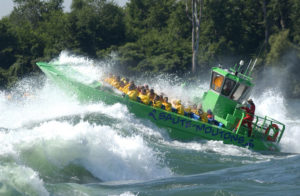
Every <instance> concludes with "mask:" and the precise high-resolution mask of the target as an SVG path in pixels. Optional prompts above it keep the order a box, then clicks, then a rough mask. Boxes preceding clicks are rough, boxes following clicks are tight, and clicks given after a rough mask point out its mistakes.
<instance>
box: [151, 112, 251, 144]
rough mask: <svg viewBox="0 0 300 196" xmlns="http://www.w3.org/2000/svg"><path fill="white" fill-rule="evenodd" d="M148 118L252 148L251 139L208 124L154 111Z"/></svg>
mask: <svg viewBox="0 0 300 196" xmlns="http://www.w3.org/2000/svg"><path fill="white" fill-rule="evenodd" d="M149 116H150V117H152V118H153V120H155V121H169V122H171V123H172V124H173V125H178V126H181V127H182V128H184V129H189V130H193V131H195V132H199V133H200V132H202V134H205V135H208V136H209V137H210V138H211V137H213V138H215V140H220V139H222V140H223V141H225V140H227V141H231V142H237V143H238V144H239V145H241V146H249V147H250V148H253V147H254V144H253V139H250V140H248V141H247V142H246V141H245V137H244V136H240V135H237V134H234V133H230V132H227V131H224V130H222V129H219V128H218V127H215V126H211V125H208V124H201V125H199V124H195V123H193V121H192V120H187V119H184V118H181V117H179V116H176V117H173V116H172V115H171V114H169V113H166V112H157V110H155V109H154V110H152V112H150V113H149Z"/></svg>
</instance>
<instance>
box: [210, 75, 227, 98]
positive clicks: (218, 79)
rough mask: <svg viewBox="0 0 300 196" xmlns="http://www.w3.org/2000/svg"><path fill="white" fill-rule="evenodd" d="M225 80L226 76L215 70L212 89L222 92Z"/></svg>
mask: <svg viewBox="0 0 300 196" xmlns="http://www.w3.org/2000/svg"><path fill="white" fill-rule="evenodd" d="M223 81H224V76H222V75H220V74H218V73H216V72H213V74H212V80H211V84H210V89H213V90H214V91H217V92H218V93H219V92H221V87H222V84H223Z"/></svg>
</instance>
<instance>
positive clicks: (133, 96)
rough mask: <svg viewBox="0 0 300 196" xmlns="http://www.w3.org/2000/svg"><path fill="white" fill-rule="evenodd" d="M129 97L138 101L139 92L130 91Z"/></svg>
mask: <svg viewBox="0 0 300 196" xmlns="http://www.w3.org/2000/svg"><path fill="white" fill-rule="evenodd" d="M127 95H128V97H129V99H131V100H134V101H136V100H137V96H138V92H137V90H135V89H134V90H131V91H128V93H127Z"/></svg>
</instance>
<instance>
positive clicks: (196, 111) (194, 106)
mask: <svg viewBox="0 0 300 196" xmlns="http://www.w3.org/2000/svg"><path fill="white" fill-rule="evenodd" d="M191 112H192V113H194V114H196V115H198V116H199V113H198V108H197V104H194V105H193V107H192V108H191Z"/></svg>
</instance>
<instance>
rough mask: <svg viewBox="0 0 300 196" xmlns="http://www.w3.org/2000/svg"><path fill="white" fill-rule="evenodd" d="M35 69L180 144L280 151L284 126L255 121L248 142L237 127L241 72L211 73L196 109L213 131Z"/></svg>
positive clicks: (244, 78)
mask: <svg viewBox="0 0 300 196" xmlns="http://www.w3.org/2000/svg"><path fill="white" fill-rule="evenodd" d="M37 65H38V66H39V68H40V69H41V70H42V71H43V72H44V73H45V74H46V76H47V77H48V78H49V79H50V80H52V81H53V82H54V83H55V84H56V85H58V86H59V87H60V88H62V89H64V90H65V91H66V92H67V93H69V94H70V95H72V96H76V98H77V99H78V100H80V101H83V102H97V101H102V102H104V103H106V104H115V103H121V104H125V105H126V106H127V107H128V109H129V111H130V112H132V113H133V114H135V115H136V116H137V117H139V118H142V119H148V120H150V121H151V122H153V123H155V124H156V125H157V126H159V127H164V128H166V129H167V131H168V133H169V135H170V137H171V138H174V139H177V140H181V141H190V140H199V139H206V140H219V141H223V143H225V144H232V145H236V146H240V147H245V148H249V149H252V150H255V151H279V150H280V148H279V145H278V144H279V142H280V140H281V138H282V135H283V133H284V130H285V125H284V124H282V123H280V122H278V121H277V120H274V119H272V118H270V117H267V116H265V117H259V116H256V115H255V116H253V117H254V120H253V121H252V135H251V137H248V127H246V126H244V125H242V123H239V122H240V120H241V119H243V118H244V117H245V115H246V113H245V111H244V110H242V109H240V106H241V104H242V103H243V102H244V101H246V100H247V99H248V98H249V96H250V92H251V89H252V88H253V86H254V84H253V83H252V78H251V77H250V75H251V74H247V70H246V71H244V73H241V72H240V71H239V70H240V67H241V66H239V67H237V68H236V66H234V68H231V69H230V70H227V69H222V68H221V67H213V68H212V75H211V82H210V88H209V90H208V91H207V92H205V93H204V95H203V97H202V107H203V110H204V111H207V110H209V109H210V110H211V111H212V112H213V114H214V117H215V120H216V121H218V122H220V123H222V126H217V125H215V124H210V123H204V122H202V121H200V120H195V119H193V118H190V117H188V116H183V115H179V114H177V113H174V112H167V111H165V110H163V109H158V108H154V107H152V106H149V105H145V104H142V103H140V102H137V101H133V100H130V99H129V98H128V96H124V95H122V93H121V92H119V91H118V90H116V89H113V87H109V86H107V85H105V83H102V82H99V81H91V79H89V78H88V77H87V76H84V75H83V74H81V73H79V72H78V71H76V70H74V69H73V68H72V67H71V66H68V65H57V64H55V63H46V62H38V63H37ZM248 67H249V66H248ZM247 69H248V68H247ZM252 69H253V67H252Z"/></svg>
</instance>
